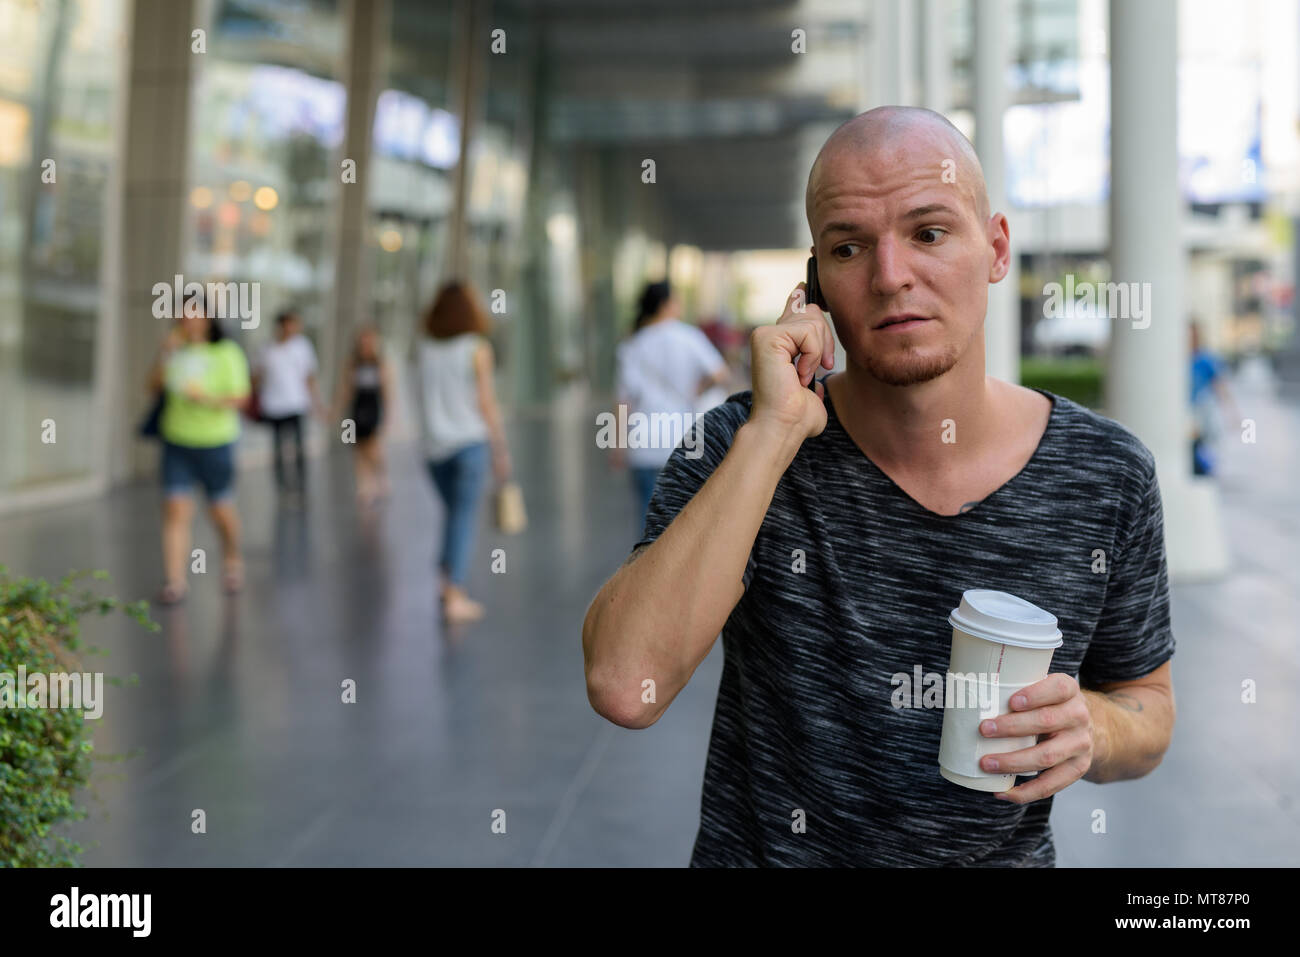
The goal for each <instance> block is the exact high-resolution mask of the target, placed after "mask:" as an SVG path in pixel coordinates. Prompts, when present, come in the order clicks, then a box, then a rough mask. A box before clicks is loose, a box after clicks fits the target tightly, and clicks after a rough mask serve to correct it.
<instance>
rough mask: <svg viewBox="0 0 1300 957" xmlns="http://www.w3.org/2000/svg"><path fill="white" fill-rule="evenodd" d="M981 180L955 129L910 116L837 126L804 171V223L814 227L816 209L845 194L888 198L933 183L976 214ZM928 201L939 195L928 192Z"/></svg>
mask: <svg viewBox="0 0 1300 957" xmlns="http://www.w3.org/2000/svg"><path fill="white" fill-rule="evenodd" d="M864 116H866V114H864ZM859 119H862V117H859ZM983 183H984V175H983V170H981V169H980V168H979V159H978V158H977V157H975V156H974V151H973V149H971V147H970V145H969V143H968V142H966V141H964V138H962V137H961V134H960V133H958V132H957V131H956V130H948V129H945V128H944V127H943V126H941V125H939V124H938V123H934V122H928V121H923V122H917V121H914V120H912V121H898V120H893V121H890V120H881V121H879V122H876V123H874V124H866V123H863V124H859V125H858V126H857V127H842V128H841V129H840V130H838V131H836V134H834V135H832V136H831V138H830V139H829V140H827V142H826V144H825V145H824V146H823V147H822V150H821V152H820V153H819V154H818V156H817V159H816V161H815V162H814V164H813V168H812V170H811V171H810V173H809V180H808V189H807V194H806V205H807V214H808V220H809V226H810V227H812V228H813V229H814V231H815V232H816V231H817V229H818V224H817V222H816V214H818V213H819V212H820V211H821V207H823V206H824V205H826V204H827V203H831V204H832V205H834V204H835V200H836V199H837V198H840V197H841V196H844V195H845V194H847V195H849V196H853V195H861V196H862V197H864V198H867V199H871V200H886V199H888V200H894V199H897V198H899V197H902V196H904V195H910V194H914V193H918V192H930V191H929V190H925V189H924V187H926V186H930V187H934V189H935V190H936V191H937V193H938V195H939V196H940V197H946V199H947V201H948V202H953V201H955V202H957V203H958V204H959V205H961V206H964V207H965V208H966V209H968V210H972V211H973V212H974V213H975V215H976V216H977V217H978V216H980V214H981V209H980V207H981V204H980V202H979V197H980V195H981V193H982V190H983V188H984V186H983ZM934 195H935V194H934V193H931V196H932V197H933V196H934ZM930 202H944V199H942V198H940V199H933V198H932V199H931V200H930ZM911 205H920V204H911Z"/></svg>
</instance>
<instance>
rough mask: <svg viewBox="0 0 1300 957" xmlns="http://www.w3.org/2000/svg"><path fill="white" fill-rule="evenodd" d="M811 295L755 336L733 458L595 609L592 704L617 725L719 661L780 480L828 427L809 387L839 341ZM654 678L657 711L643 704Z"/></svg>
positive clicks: (654, 714)
mask: <svg viewBox="0 0 1300 957" xmlns="http://www.w3.org/2000/svg"><path fill="white" fill-rule="evenodd" d="M801 285H802V284H801ZM801 297H802V293H801V292H800V290H799V287H796V291H795V293H794V294H792V295H791V297H790V299H789V300H787V302H786V311H785V313H784V314H783V315H782V317H781V319H780V320H779V321H778V322H777V323H776V325H774V326H765V327H760V328H759V329H758V330H756V331H755V332H754V334H753V335H752V336H751V338H750V344H751V351H752V362H751V366H752V369H753V407H752V411H751V413H750V416H749V421H747V422H746V423H745V424H744V425H742V426H741V427H740V428H739V429H737V430H736V433H735V436H734V438H733V439H732V442H731V447H730V449H729V450H728V451H727V453H726V455H725V456H723V458H722V460H721V461H720V462H719V463H718V465H717V467H716V468H715V469H714V470H713V472H712V474H710V475H709V477H708V478H707V479H706V480H705V481H704V483H703V484H702V485H701V486H700V488H699V490H698V491H697V492H696V493H695V495H694V496H693V497H692V498H691V499H690V501H688V502H687V503H686V504H685V505H683V506H681V510H680V511H679V512H678V513H677V515H676V517H675V518H673V520H672V521H671V522H670V523H669V524H668V526H667V527H666V528H664V530H663V532H662V533H661V534H660V535H659V536H658V537H657V538H656V539H655V540H654V541H653V542H651V543H650V544H649V545H647V546H645V547H643V548H642V549H640V550H639V551H638V552H637V553H636V554H634V555H633V556H632V559H630V560H629V561H628V562H625V563H624V565H623V567H622V568H620V569H619V570H618V572H617V573H616V574H615V575H614V577H613V578H611V579H610V580H609V581H608V582H606V583H605V585H604V587H602V588H601V590H600V592H599V593H598V594H597V595H596V597H595V599H594V600H593V601H592V603H591V607H590V608H589V609H588V610H587V618H586V620H585V621H584V622H583V627H582V652H583V660H584V665H585V671H586V678H587V698H588V700H589V701H590V702H591V706H592V707H593V708H594V709H595V710H596V712H597V713H598V714H600V715H602V716H603V717H605V718H606V719H608V720H610V721H612V722H614V723H615V724H618V725H621V726H623V727H625V728H645V727H648V726H649V725H651V724H654V722H655V721H657V720H659V717H660V716H661V715H662V714H663V713H664V711H665V710H667V708H668V706H669V705H670V704H671V703H672V701H673V699H674V698H675V697H676V696H677V693H678V692H679V691H681V690H682V688H683V687H685V685H686V682H687V681H689V680H690V678H691V675H692V674H694V673H695V669H696V668H697V667H699V664H700V662H701V661H703V660H704V659H705V658H706V657H707V656H708V654H709V650H710V649H711V648H712V647H713V642H714V641H715V640H717V636H718V633H719V632H720V631H721V630H722V626H723V625H724V624H725V623H726V621H727V617H728V616H729V615H730V614H731V611H732V609H733V608H735V607H736V603H737V602H739V601H740V598H741V596H742V595H743V594H744V586H743V584H742V578H743V575H744V571H745V566H746V564H747V562H748V559H749V554H750V551H751V549H752V548H753V545H754V541H755V539H756V538H757V537H758V530H759V528H760V527H761V526H762V524H763V516H764V515H765V514H766V513H767V509H768V506H769V505H770V504H771V502H772V496H773V495H774V494H775V492H776V487H777V483H778V482H780V480H781V476H782V475H783V474H784V472H785V470H786V468H787V467H789V465H790V463H791V462H792V461H793V460H794V456H795V453H796V452H798V450H799V446H800V445H801V444H802V443H803V440H804V439H805V438H806V437H808V436H811V435H817V434H819V433H820V432H821V431H822V429H824V428H825V427H826V410H825V406H824V404H823V401H824V400H823V391H822V386H821V385H820V384H818V385H817V387H816V390H815V391H809V390H808V388H807V386H808V384H809V383H810V382H811V381H812V378H813V373H814V372H815V370H816V368H817V366H818V365H819V364H820V365H822V366H823V367H825V368H827V369H829V368H831V366H832V364H833V362H834V340H833V337H831V335H830V329H829V326H828V325H827V322H826V319H825V317H824V316H822V315H821V314H820V311H817V312H816V313H815V314H813V315H807V314H805V313H804V312H802V311H798V310H796V309H795V306H796V304H797V303H799V302H802V298H801ZM808 310H809V312H811V311H812V310H816V307H815V306H810V307H808ZM791 360H796V361H793V362H792V361H791ZM647 678H648V679H651V680H653V681H654V689H655V701H654V702H643V701H642V683H643V682H644V681H645V680H646V679H647Z"/></svg>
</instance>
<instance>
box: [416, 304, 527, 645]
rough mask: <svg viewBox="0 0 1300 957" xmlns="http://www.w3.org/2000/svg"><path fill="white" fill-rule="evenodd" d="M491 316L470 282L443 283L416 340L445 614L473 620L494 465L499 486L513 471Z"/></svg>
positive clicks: (477, 608)
mask: <svg viewBox="0 0 1300 957" xmlns="http://www.w3.org/2000/svg"><path fill="white" fill-rule="evenodd" d="M490 332H491V321H490V319H489V317H488V313H487V310H486V309H485V308H484V307H483V305H482V304H481V302H480V301H479V298H478V295H477V293H476V291H475V290H474V288H473V287H472V286H470V285H469V284H468V283H464V282H458V281H453V282H449V283H447V284H446V285H445V286H443V288H442V289H441V290H440V291H439V293H438V295H437V297H436V298H435V299H434V301H433V304H432V305H431V306H430V307H429V309H428V310H427V311H426V312H425V315H424V335H423V336H422V337H421V338H420V341H419V343H418V345H417V347H416V383H417V388H418V391H419V403H418V404H419V408H420V412H421V424H422V427H423V432H424V452H425V457H426V459H427V464H428V469H429V475H430V477H431V478H432V479H433V485H434V488H435V489H437V492H438V496H439V497H440V498H441V499H442V503H443V506H444V519H443V527H442V546H441V550H440V553H439V560H438V567H439V571H440V573H441V582H440V594H441V599H442V612H443V616H444V617H445V618H446V619H447V621H448V622H451V623H456V622H464V621H473V620H476V619H478V618H481V617H482V616H483V612H484V609H483V606H482V605H481V604H479V603H478V602H476V601H473V600H471V599H470V598H469V596H468V595H467V594H466V593H465V581H466V578H467V577H468V573H469V562H470V556H471V553H472V550H473V545H474V536H475V533H476V531H477V524H478V516H479V508H480V505H481V503H482V500H483V491H484V484H485V479H486V477H487V472H488V467H489V465H490V466H491V469H492V475H493V478H494V479H495V481H496V483H497V485H498V486H500V485H501V484H503V483H504V482H506V480H507V479H509V477H510V471H511V463H510V452H509V449H508V448H507V446H506V439H505V430H504V429H503V427H502V424H501V412H500V408H499V406H498V404H497V398H496V389H495V387H494V385H493V381H492V368H493V361H494V360H493V351H492V344H491V343H490V342H489V341H488V335H489V333H490Z"/></svg>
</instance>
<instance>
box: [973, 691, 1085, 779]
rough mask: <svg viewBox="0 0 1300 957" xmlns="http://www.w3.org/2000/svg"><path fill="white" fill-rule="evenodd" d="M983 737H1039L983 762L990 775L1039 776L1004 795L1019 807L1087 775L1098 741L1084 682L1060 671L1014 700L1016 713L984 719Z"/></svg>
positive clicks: (1012, 698) (981, 728)
mask: <svg viewBox="0 0 1300 957" xmlns="http://www.w3.org/2000/svg"><path fill="white" fill-rule="evenodd" d="M991 726H992V727H993V730H992V731H990V730H989V729H990V727H991ZM980 733H981V734H983V735H984V736H985V737H986V738H1021V737H1027V736H1028V735H1031V734H1036V735H1038V743H1037V744H1035V745H1034V746H1033V747H1031V748H1024V749H1022V750H1020V751H1009V752H1007V753H1006V754H996V755H985V756H984V757H983V758H981V759H980V767H981V768H983V769H984V770H985V771H992V772H996V773H999V774H1009V773H1014V774H1027V773H1028V772H1030V771H1037V772H1039V773H1038V775H1037V776H1036V777H1035V778H1034V779H1033V780H1031V781H1027V782H1025V783H1024V784H1021V785H1018V786H1016V787H1014V788H1012V789H1011V790H1010V791H1002V792H999V793H998V795H997V797H998V799H999V800H1003V801H1011V802H1012V803H1014V804H1028V803H1029V802H1031V801H1041V800H1042V799H1043V798H1045V797H1050V796H1051V795H1053V794H1055V793H1056V792H1057V791H1060V790H1063V789H1064V788H1067V787H1069V786H1070V785H1071V784H1073V783H1074V782H1075V781H1077V780H1079V779H1080V778H1081V777H1083V776H1084V775H1085V774H1087V773H1088V768H1090V767H1091V766H1092V762H1093V757H1094V755H1095V750H1094V749H1095V746H1096V741H1097V738H1096V728H1095V726H1094V724H1093V719H1092V711H1091V709H1090V708H1089V707H1088V702H1087V699H1086V698H1085V697H1084V695H1083V690H1082V689H1081V688H1080V687H1079V682H1078V681H1076V680H1075V679H1074V678H1071V677H1070V676H1069V675H1067V674H1059V673H1058V674H1050V675H1048V676H1047V677H1046V678H1044V679H1043V680H1042V681H1039V682H1035V683H1034V684H1032V685H1029V686H1028V687H1025V688H1021V689H1020V690H1019V691H1017V692H1016V693H1015V694H1014V695H1012V696H1011V712H1010V713H1009V714H1001V715H998V716H997V717H996V718H989V719H986V720H984V721H981V722H980Z"/></svg>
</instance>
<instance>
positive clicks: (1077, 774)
mask: <svg viewBox="0 0 1300 957" xmlns="http://www.w3.org/2000/svg"><path fill="white" fill-rule="evenodd" d="M1086 770H1087V769H1086V768H1084V769H1080V767H1079V763H1078V762H1077V761H1076V760H1073V759H1071V760H1069V761H1066V762H1065V763H1063V764H1058V765H1057V766H1056V767H1054V768H1051V769H1050V770H1047V771H1044V772H1043V773H1042V774H1040V775H1038V776H1037V777H1035V778H1034V779H1033V780H1032V781H1026V782H1025V783H1024V784H1021V785H1017V786H1016V787H1013V788H1012V789H1011V790H1010V791H1002V792H1000V793H999V794H998V795H997V797H998V800H1001V801H1010V802H1011V803H1012V804H1029V803H1030V802H1031V801H1041V800H1042V799H1043V798H1045V797H1051V796H1052V795H1053V794H1055V793H1056V792H1057V791H1063V790H1065V789H1066V788H1067V787H1069V786H1070V785H1071V784H1073V783H1074V782H1075V781H1077V780H1079V779H1080V778H1081V777H1083V775H1084V774H1085V773H1086Z"/></svg>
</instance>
